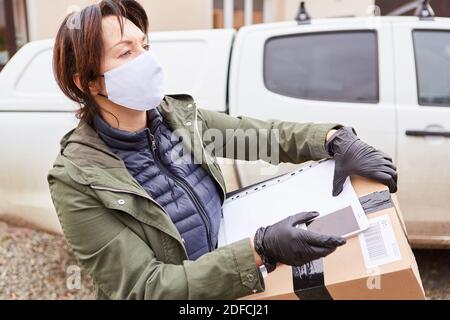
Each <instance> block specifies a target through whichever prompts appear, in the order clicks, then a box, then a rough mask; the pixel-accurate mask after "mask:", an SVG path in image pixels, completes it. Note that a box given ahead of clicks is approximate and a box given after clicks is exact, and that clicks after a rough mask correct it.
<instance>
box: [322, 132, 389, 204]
mask: <svg viewBox="0 0 450 320" xmlns="http://www.w3.org/2000/svg"><path fill="white" fill-rule="evenodd" d="M326 148H327V151H328V153H329V154H330V156H332V157H333V159H334V160H335V162H336V166H335V169H334V181H333V196H334V197H336V196H338V195H339V194H340V193H341V192H342V189H343V186H344V183H345V180H347V178H348V177H349V176H355V175H357V176H362V177H366V178H370V179H373V180H376V181H378V182H380V183H383V184H384V185H386V186H388V187H389V190H390V192H391V193H395V192H397V168H396V167H395V165H394V164H393V162H392V158H390V157H389V156H387V155H386V154H384V153H383V152H381V151H379V150H376V149H375V148H374V147H372V146H370V145H368V144H366V143H365V142H363V141H361V140H360V139H359V138H358V137H357V135H356V132H355V130H354V129H353V128H350V127H343V128H340V129H339V130H337V131H336V132H335V133H334V134H333V135H332V136H331V138H330V139H329V140H328V142H327V143H326Z"/></svg>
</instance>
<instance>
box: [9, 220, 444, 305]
mask: <svg viewBox="0 0 450 320" xmlns="http://www.w3.org/2000/svg"><path fill="white" fill-rule="evenodd" d="M415 255H416V258H417V262H418V264H419V268H420V273H421V277H422V280H423V285H424V287H425V290H426V293H427V297H428V298H430V299H450V250H446V251H443V250H442V251H439V250H434V251H433V250H417V251H415ZM77 269H78V267H77V262H76V259H75V258H74V256H73V254H72V253H71V251H70V249H69V248H68V246H67V244H66V243H65V240H64V238H63V237H62V236H58V235H50V234H47V233H43V232H39V231H35V230H31V229H26V228H18V227H13V226H10V225H8V224H6V223H3V222H0V299H3V300H5V299H6V300H9V299H61V300H63V299H64V300H68V299H69V300H73V299H77V300H81V299H93V298H94V295H93V285H92V280H91V279H90V278H89V276H88V275H86V273H85V272H84V271H81V274H80V277H79V278H77V277H76V275H77V273H76V271H77ZM74 272H75V273H74ZM77 279H80V281H79V282H77ZM73 286H75V289H71V288H73Z"/></svg>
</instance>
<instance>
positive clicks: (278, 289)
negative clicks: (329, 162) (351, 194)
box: [241, 178, 425, 300]
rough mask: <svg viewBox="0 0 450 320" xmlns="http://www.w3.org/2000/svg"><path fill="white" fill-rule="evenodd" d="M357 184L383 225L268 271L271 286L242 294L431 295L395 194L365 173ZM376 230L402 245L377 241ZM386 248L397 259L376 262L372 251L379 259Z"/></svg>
mask: <svg viewBox="0 0 450 320" xmlns="http://www.w3.org/2000/svg"><path fill="white" fill-rule="evenodd" d="M352 184H353V187H354V189H355V191H356V193H357V195H358V197H359V198H360V202H361V203H364V202H366V203H365V204H364V205H363V207H364V209H365V211H366V214H367V215H368V217H369V220H370V221H371V222H372V223H375V222H376V223H380V224H381V225H378V228H377V227H376V226H374V227H373V228H372V231H370V233H366V235H361V236H356V237H353V238H351V239H348V241H347V244H345V245H344V246H342V247H340V248H338V249H337V250H336V251H335V252H334V253H333V254H331V255H329V256H328V257H325V258H324V259H321V260H318V261H315V262H313V263H312V264H310V265H306V266H302V267H300V268H298V267H290V266H285V265H283V266H280V267H278V268H277V269H276V270H275V271H274V272H272V273H270V274H269V275H267V277H265V285H266V291H265V292H263V293H260V294H255V295H251V296H248V297H244V298H242V299H241V300H264V299H274V300H279V299H284V300H298V299H302V300H303V299H305V300H307V299H339V300H342V299H344V300H350V299H357V300H360V299H371V300H373V299H399V300H406V299H408V300H409V299H420V300H422V299H425V293H424V290H423V286H422V282H421V279H420V274H419V269H418V267H417V263H416V260H415V257H414V254H413V252H412V250H411V247H410V245H409V243H408V240H407V233H406V228H405V224H404V221H403V217H402V214H401V211H400V208H399V205H398V202H397V199H396V197H395V195H392V196H391V195H390V194H389V191H387V188H386V187H385V186H383V185H380V184H378V183H374V182H372V181H369V180H366V179H363V178H354V179H352ZM380 196H381V197H380ZM383 197H384V199H382V198H383ZM377 198H378V199H377ZM367 200H369V203H367ZM371 200H375V201H373V202H374V203H375V204H376V205H375V208H373V207H372V208H370V207H371V203H370V202H371ZM386 221H387V222H386ZM381 227H382V228H386V230H387V231H386V232H387V233H384V232H385V229H383V230H382V231H380V228H381ZM369 230H370V229H369ZM390 230H391V231H390ZM366 232H368V231H366ZM376 232H383V235H387V236H389V235H391V236H392V239H391V240H392V241H391V242H395V243H396V245H395V244H394V243H393V244H392V245H391V244H390V243H389V242H388V243H387V244H386V243H385V245H384V248H383V246H382V247H377V244H376V243H377V242H376V241H375V242H373V241H372V238H374V239H376V238H377V233H376ZM378 235H379V234H378ZM360 238H361V239H360ZM366 240H367V241H366ZM371 243H372V244H371ZM378 243H379V242H378ZM389 247H392V248H389ZM383 249H384V250H393V251H392V252H394V253H396V255H395V256H394V257H395V259H394V260H395V261H390V262H389V261H385V262H384V263H382V264H381V265H379V266H377V265H372V264H371V260H370V257H372V258H374V259H375V260H374V261H377V260H376V259H380V258H379V257H377V255H378V256H380V252H382V251H383ZM370 250H372V251H370ZM363 252H365V253H366V258H365V256H364V254H363ZM367 254H368V255H367ZM381 260H382V259H381ZM367 264H368V265H367Z"/></svg>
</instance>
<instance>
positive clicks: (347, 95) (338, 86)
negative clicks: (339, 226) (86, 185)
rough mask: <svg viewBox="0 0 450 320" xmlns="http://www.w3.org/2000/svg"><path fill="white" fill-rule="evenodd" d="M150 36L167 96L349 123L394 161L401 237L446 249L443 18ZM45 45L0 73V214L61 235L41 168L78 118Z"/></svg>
mask: <svg viewBox="0 0 450 320" xmlns="http://www.w3.org/2000/svg"><path fill="white" fill-rule="evenodd" d="M150 42H151V44H152V48H153V50H155V51H156V53H157V54H158V56H159V57H160V59H161V61H162V63H163V66H164V69H165V78H166V87H167V94H175V93H189V94H191V95H192V96H194V98H195V99H196V101H197V104H198V105H199V106H200V107H202V108H208V109H211V110H215V111H219V112H226V113H229V114H230V115H234V116H238V115H245V116H251V117H254V118H260V119H265V120H269V119H280V120H288V121H297V122H306V121H313V122H329V121H333V122H339V123H343V124H346V125H350V126H353V127H354V128H356V130H357V132H358V134H359V136H360V137H361V138H362V139H364V140H365V141H367V142H368V143H370V144H373V145H374V146H376V147H377V148H379V149H382V150H383V151H385V152H386V153H388V154H390V155H392V156H393V158H394V160H395V162H396V164H397V166H398V169H399V192H398V196H399V201H400V204H401V207H402V210H403V214H404V216H405V220H406V224H407V228H408V232H409V237H410V240H411V243H412V244H413V245H414V246H422V247H424V246H425V247H437V246H438V247H449V245H450V165H449V164H450V139H449V138H450V19H445V18H436V19H434V20H432V21H422V20H419V19H418V18H415V17H378V18H343V19H324V20H312V21H311V23H308V24H300V25H299V24H298V23H297V22H295V21H292V22H280V23H273V24H261V25H253V26H248V27H244V28H242V29H240V30H239V31H238V32H236V30H234V29H221V30H195V31H181V32H160V33H156V32H155V33H151V34H150ZM52 47H53V41H52V40H45V41H36V42H32V43H29V44H27V45H26V46H24V47H23V48H22V49H21V50H20V51H19V52H18V53H17V54H16V55H15V56H14V57H13V58H12V59H11V60H10V62H9V63H8V64H7V65H6V67H5V68H4V69H3V71H2V72H1V73H0V150H1V157H0V216H7V215H11V216H15V217H22V218H23V219H25V220H28V221H30V222H32V223H34V224H36V225H38V226H43V227H45V228H46V229H47V230H51V231H56V232H60V227H59V223H58V221H57V218H56V214H55V212H54V209H53V205H52V202H51V199H50V195H49V191H48V186H47V181H46V175H47V172H48V170H49V169H50V168H51V166H52V163H53V161H54V159H55V156H56V154H57V152H58V151H59V140H60V138H61V137H62V136H63V134H64V133H66V132H67V131H69V130H70V129H71V128H73V127H75V126H76V125H77V120H76V119H75V117H74V112H73V111H74V110H75V108H76V106H75V105H74V104H73V103H72V102H70V101H69V100H68V99H66V98H65V97H64V96H63V95H62V93H61V92H60V90H59V89H58V87H57V86H56V83H55V80H54V78H53V74H52V66H51V60H52ZM242 166H245V170H242ZM238 167H239V168H240V170H239V168H238V172H239V175H240V176H239V177H240V180H241V182H242V184H243V185H247V184H250V183H255V182H257V181H259V180H263V179H267V178H268V177H267V176H261V175H258V173H259V172H261V171H260V170H259V169H260V164H252V165H251V166H249V165H244V164H238ZM285 170H287V169H286V168H284V169H280V171H279V172H278V174H280V173H282V172H284V171H285ZM275 174H277V173H275V172H273V175H275Z"/></svg>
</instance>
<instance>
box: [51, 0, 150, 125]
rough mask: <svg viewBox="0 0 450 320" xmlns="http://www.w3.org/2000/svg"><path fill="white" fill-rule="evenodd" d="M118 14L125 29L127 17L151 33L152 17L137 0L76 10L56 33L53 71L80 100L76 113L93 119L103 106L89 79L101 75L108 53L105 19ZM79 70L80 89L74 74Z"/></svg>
mask: <svg viewBox="0 0 450 320" xmlns="http://www.w3.org/2000/svg"><path fill="white" fill-rule="evenodd" d="M107 16H116V17H117V19H118V21H119V24H120V29H121V34H122V36H123V33H124V21H123V19H122V17H123V18H127V19H128V20H130V21H131V22H133V23H134V24H135V25H136V26H137V27H138V28H139V29H141V30H142V32H143V33H145V34H147V33H148V25H149V23H148V17H147V14H146V12H145V10H144V8H143V7H142V6H141V5H140V4H139V3H138V2H137V1H135V0H103V1H101V2H99V3H98V4H94V5H91V6H88V7H86V8H84V9H82V10H81V11H79V12H74V13H71V14H69V15H67V17H66V18H65V19H64V21H63V23H62V25H61V27H60V28H59V31H58V34H57V35H56V40H55V46H54V49H53V73H54V76H55V79H56V82H57V83H58V86H59V87H60V88H61V90H62V91H63V93H64V94H65V95H66V96H67V97H69V99H71V100H73V101H75V102H77V103H78V104H80V109H79V110H77V112H76V116H77V118H78V119H80V120H81V121H84V122H87V123H89V124H90V123H92V120H93V118H94V116H95V115H96V114H98V113H99V106H98V104H97V103H96V102H95V100H94V97H93V96H92V95H91V93H90V90H89V82H91V81H94V80H96V79H98V77H99V76H100V75H101V72H100V66H101V62H102V59H103V56H104V53H105V48H104V46H103V33H102V19H103V18H104V17H107ZM76 73H78V74H79V78H80V84H81V87H82V89H83V90H80V89H79V88H78V87H77V86H76V84H75V82H74V80H73V76H74V75H75V74H76Z"/></svg>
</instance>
